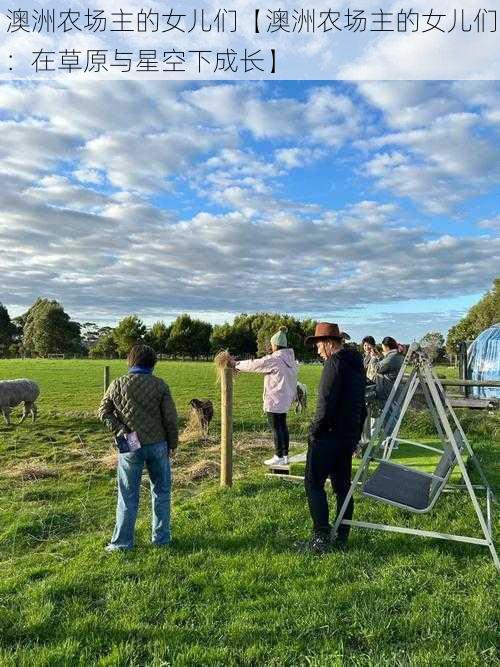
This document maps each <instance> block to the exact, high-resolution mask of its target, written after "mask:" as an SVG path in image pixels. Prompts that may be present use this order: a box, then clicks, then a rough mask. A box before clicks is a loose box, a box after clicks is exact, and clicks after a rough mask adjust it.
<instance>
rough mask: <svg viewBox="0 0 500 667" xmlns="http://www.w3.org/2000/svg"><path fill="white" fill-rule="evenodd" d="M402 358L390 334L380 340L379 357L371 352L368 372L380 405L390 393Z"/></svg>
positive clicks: (402, 355) (381, 405)
mask: <svg viewBox="0 0 500 667" xmlns="http://www.w3.org/2000/svg"><path fill="white" fill-rule="evenodd" d="M404 359H405V358H404V354H402V353H401V352H400V351H399V345H398V343H397V342H396V341H395V340H394V338H391V336H386V337H385V338H384V340H383V341H382V357H379V356H378V353H376V352H372V360H371V362H370V365H369V370H368V373H370V375H371V379H372V381H373V382H374V383H375V391H376V394H377V401H378V403H379V405H380V407H383V405H384V403H385V402H386V400H387V398H388V396H389V394H390V393H391V389H392V386H393V384H394V382H395V381H396V378H397V376H398V373H399V370H400V368H401V366H402V365H403V362H404Z"/></svg>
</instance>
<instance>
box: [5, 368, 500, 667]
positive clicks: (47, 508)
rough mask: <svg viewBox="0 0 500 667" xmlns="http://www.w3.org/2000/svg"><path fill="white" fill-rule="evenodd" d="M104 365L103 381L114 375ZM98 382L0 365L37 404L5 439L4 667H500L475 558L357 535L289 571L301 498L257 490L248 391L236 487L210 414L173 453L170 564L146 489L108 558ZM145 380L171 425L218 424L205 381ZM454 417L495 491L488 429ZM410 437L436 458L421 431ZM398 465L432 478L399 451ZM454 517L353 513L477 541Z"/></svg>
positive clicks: (257, 407)
mask: <svg viewBox="0 0 500 667" xmlns="http://www.w3.org/2000/svg"><path fill="white" fill-rule="evenodd" d="M110 365H111V373H112V377H116V376H117V375H119V374H120V373H122V372H124V370H125V365H124V362H120V361H116V362H110ZM103 366H104V363H103V362H97V361H95V362H94V361H45V360H33V361H30V360H27V361H21V360H19V361H1V360H0V379H4V378H11V377H30V378H32V379H35V380H37V381H38V382H39V383H40V386H41V392H42V393H41V398H40V401H39V410H40V419H39V420H38V421H37V422H36V423H35V424H34V425H33V424H32V423H31V422H29V423H25V424H22V425H20V426H18V425H15V426H12V427H10V428H9V427H6V426H5V425H4V424H3V423H2V424H0V461H1V464H0V510H1V515H0V516H1V518H0V568H1V570H0V571H1V576H0V665H1V666H2V667H4V666H10V665H16V666H17V665H18V666H22V667H24V666H30V665H40V666H41V665H47V666H49V665H50V666H55V665H58V666H59V665H103V666H104V665H123V666H135V665H137V666H139V665H153V666H155V667H156V666H157V667H160V666H162V665H176V666H177V665H273V666H276V667H278V666H281V665H290V666H296V665H310V666H311V665H312V666H320V665H321V666H322V665H325V666H326V665H328V666H329V665H466V666H469V665H496V664H498V662H499V657H500V656H499V655H498V620H499V619H498V608H499V605H498V599H499V598H498V594H499V586H498V580H499V578H498V575H497V573H496V571H495V569H494V566H493V563H492V560H491V558H490V555H489V552H488V551H487V550H486V549H485V548H482V547H475V546H472V545H466V544H461V543H451V542H436V541H432V540H425V539H422V538H419V537H410V536H403V535H395V534H391V535H389V534H384V533H381V532H367V531H360V530H353V533H352V537H351V548H350V550H349V552H348V553H345V554H339V553H336V554H329V555H327V556H325V557H321V558H318V557H312V556H307V555H302V554H298V553H295V551H294V549H293V547H292V544H293V541H294V540H295V539H296V538H301V537H306V536H308V534H309V531H310V521H309V517H308V511H307V507H306V503H305V498H304V492H303V489H302V486H301V485H300V484H297V485H295V484H292V483H287V482H284V481H280V480H276V479H269V478H266V477H265V469H264V468H263V466H262V465H261V460H262V459H263V458H265V457H266V455H268V453H269V452H270V451H271V446H270V438H269V434H268V433H267V431H265V428H264V419H263V415H262V407H261V391H262V378H261V377H259V376H249V375H244V376H241V377H238V378H237V380H236V385H235V429H236V435H235V440H236V442H235V477H236V482H235V485H234V487H233V488H232V489H229V490H220V489H219V487H218V481H217V474H218V473H217V461H218V447H217V434H218V414H219V413H218V412H217V415H216V419H215V420H214V423H213V430H212V434H211V437H210V438H209V440H208V442H206V443H202V442H189V443H185V444H183V445H181V451H180V452H179V456H178V460H177V462H176V464H175V471H174V479H175V490H174V504H173V535H174V545H173V548H172V549H171V550H169V551H160V550H156V549H154V548H152V547H151V546H149V544H148V540H149V520H150V513H149V499H148V497H147V488H146V480H145V487H144V493H143V498H142V506H141V511H140V515H139V521H138V527H137V528H138V532H137V548H136V549H135V550H134V551H133V552H131V553H129V554H111V555H108V554H105V553H104V551H103V546H104V545H105V543H106V541H107V539H108V538H109V536H110V534H111V530H112V527H113V521H114V505H115V486H114V470H113V453H112V448H111V438H110V435H109V434H108V433H107V432H106V431H105V430H104V429H103V427H102V426H101V425H100V424H99V422H98V421H97V420H96V418H95V416H94V415H95V410H96V407H97V405H98V403H99V399H100V396H101V393H102V375H103ZM320 370H321V369H320V367H319V366H305V367H302V368H301V372H300V379H301V380H302V381H304V382H306V384H307V385H308V387H309V390H310V407H309V410H308V415H306V416H302V417H298V416H296V415H293V416H292V417H291V420H290V422H291V432H292V441H293V443H294V451H301V450H302V449H304V447H305V433H306V429H307V423H308V419H309V416H310V414H311V412H312V411H313V409H314V395H315V388H316V385H317V381H318V378H319V374H320ZM438 370H439V372H440V373H441V371H443V374H447V375H449V373H450V372H452V370H453V369H438ZM157 372H158V374H159V375H161V376H162V377H164V378H165V379H166V380H167V381H168V383H169V384H170V386H171V389H172V393H173V395H174V398H175V400H176V403H177V405H178V408H179V412H180V415H181V418H182V420H183V421H184V420H185V418H186V414H187V403H188V401H189V400H190V399H191V398H193V397H198V398H212V399H213V400H214V402H215V403H216V407H217V409H218V390H217V387H216V385H215V378H214V375H213V369H212V366H211V365H210V364H206V363H187V362H184V363H180V362H179V363H177V362H161V363H160V364H159V365H158V369H157ZM16 417H17V415H15V418H14V421H17V419H16ZM463 417H464V420H463V423H464V425H465V428H466V431H467V433H468V434H469V436H470V439H471V441H472V443H473V445H474V448H475V449H476V451H477V453H478V455H479V457H480V459H481V461H482V462H483V464H484V467H485V469H486V471H487V474H488V476H489V478H490V480H491V481H492V482H493V486H494V488H495V489H496V491H498V490H499V487H500V470H499V466H498V452H499V449H500V420H499V418H498V416H491V417H487V416H485V415H484V414H477V413H474V414H471V413H464V414H463ZM405 431H406V433H407V434H408V435H413V436H415V437H416V436H420V437H422V438H424V439H425V440H428V441H432V433H431V431H430V430H429V420H428V419H426V418H425V417H424V416H422V415H420V416H416V417H415V416H414V417H412V418H411V419H410V420H409V423H407V424H406V425H405ZM397 455H398V458H400V459H404V460H405V461H410V460H411V461H412V462H415V463H418V464H419V465H421V466H422V467H424V468H427V469H428V468H432V466H433V465H434V460H433V459H432V458H429V457H427V456H423V457H422V456H417V455H416V453H415V451H414V450H413V451H410V450H409V449H407V448H404V447H402V448H401V450H400V451H399V452H398V454H397ZM466 500H467V498H466V496H465V495H462V494H448V495H446V496H444V497H442V498H441V499H440V501H439V503H438V505H437V507H436V511H435V512H434V513H432V514H431V515H429V516H424V517H418V516H414V515H408V514H406V515H405V514H404V513H402V512H399V511H398V510H396V509H391V508H388V507H384V506H381V505H375V504H373V503H369V502H368V501H366V500H359V499H358V500H357V504H356V509H355V512H356V515H357V517H358V518H364V519H365V520H372V521H381V522H385V523H388V522H398V523H399V524H404V525H408V526H413V527H426V528H430V529H432V530H442V531H445V532H465V533H469V534H471V535H475V536H479V528H478V526H477V520H476V518H475V515H474V513H473V510H472V508H471V507H469V504H468V503H467V502H466ZM496 525H497V527H498V522H497V524H496Z"/></svg>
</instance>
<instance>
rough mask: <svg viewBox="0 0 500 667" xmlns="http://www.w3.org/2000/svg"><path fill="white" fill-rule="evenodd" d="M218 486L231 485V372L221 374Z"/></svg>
mask: <svg viewBox="0 0 500 667" xmlns="http://www.w3.org/2000/svg"><path fill="white" fill-rule="evenodd" d="M220 387H221V415H220V485H221V486H222V487H226V486H232V484H233V370H232V369H231V368H224V370H223V371H222V373H221V380H220Z"/></svg>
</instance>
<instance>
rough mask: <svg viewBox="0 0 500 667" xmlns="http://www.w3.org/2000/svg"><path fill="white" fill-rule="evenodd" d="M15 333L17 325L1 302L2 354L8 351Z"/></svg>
mask: <svg viewBox="0 0 500 667" xmlns="http://www.w3.org/2000/svg"><path fill="white" fill-rule="evenodd" d="M15 335H16V326H15V324H13V323H12V321H11V319H10V315H9V312H8V310H7V308H5V306H4V305H2V304H1V303H0V355H2V354H7V353H8V351H9V348H10V346H11V345H12V344H13V342H14V337H15Z"/></svg>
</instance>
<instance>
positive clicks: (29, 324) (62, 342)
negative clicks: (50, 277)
mask: <svg viewBox="0 0 500 667" xmlns="http://www.w3.org/2000/svg"><path fill="white" fill-rule="evenodd" d="M22 321H23V322H24V327H23V340H22V344H23V348H24V349H25V350H26V351H27V352H28V353H30V354H35V355H38V356H40V357H45V356H47V355H48V354H66V353H69V354H76V353H80V352H81V336H80V325H79V324H78V322H73V321H72V320H71V319H70V317H69V315H68V314H67V313H66V312H65V311H64V308H63V307H62V305H61V304H60V303H59V302H57V301H51V300H49V299H37V300H36V301H35V303H34V304H33V305H32V306H31V308H30V309H29V310H28V311H27V313H25V314H24V315H23V316H22Z"/></svg>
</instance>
